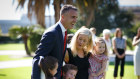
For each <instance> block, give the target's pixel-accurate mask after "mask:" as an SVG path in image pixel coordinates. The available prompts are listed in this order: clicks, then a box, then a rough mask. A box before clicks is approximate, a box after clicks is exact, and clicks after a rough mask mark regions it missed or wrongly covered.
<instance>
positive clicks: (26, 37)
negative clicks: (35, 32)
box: [22, 34, 31, 56]
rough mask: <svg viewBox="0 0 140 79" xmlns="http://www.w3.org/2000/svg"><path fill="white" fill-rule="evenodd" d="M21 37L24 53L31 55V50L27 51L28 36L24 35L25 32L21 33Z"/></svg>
mask: <svg viewBox="0 0 140 79" xmlns="http://www.w3.org/2000/svg"><path fill="white" fill-rule="evenodd" d="M22 39H23V41H24V46H25V51H26V54H27V55H29V56H31V52H30V51H29V49H28V45H27V39H28V36H27V35H25V34H23V35H22Z"/></svg>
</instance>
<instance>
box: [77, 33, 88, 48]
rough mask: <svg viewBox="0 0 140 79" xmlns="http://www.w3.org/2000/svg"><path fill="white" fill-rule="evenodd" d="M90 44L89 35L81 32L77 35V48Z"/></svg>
mask: <svg viewBox="0 0 140 79" xmlns="http://www.w3.org/2000/svg"><path fill="white" fill-rule="evenodd" d="M87 44H88V36H87V35H84V34H79V35H78V37H77V44H76V45H77V48H78V49H82V48H83V47H85V46H86V45H87Z"/></svg>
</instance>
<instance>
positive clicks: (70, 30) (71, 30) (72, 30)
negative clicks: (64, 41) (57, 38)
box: [68, 29, 77, 34]
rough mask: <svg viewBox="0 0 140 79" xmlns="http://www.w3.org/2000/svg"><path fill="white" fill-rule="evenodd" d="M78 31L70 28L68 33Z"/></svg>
mask: <svg viewBox="0 0 140 79" xmlns="http://www.w3.org/2000/svg"><path fill="white" fill-rule="evenodd" d="M76 31H77V29H68V34H74V33H75V32H76Z"/></svg>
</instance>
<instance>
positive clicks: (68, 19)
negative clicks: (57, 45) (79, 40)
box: [62, 10, 78, 29]
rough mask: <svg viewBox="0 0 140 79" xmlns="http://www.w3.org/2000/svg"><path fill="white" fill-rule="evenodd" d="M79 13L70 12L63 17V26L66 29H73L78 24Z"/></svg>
mask: <svg viewBox="0 0 140 79" xmlns="http://www.w3.org/2000/svg"><path fill="white" fill-rule="evenodd" d="M77 17H78V14H77V11H75V10H69V11H68V12H66V13H64V14H63V15H62V21H63V25H64V27H65V28H66V29H72V28H73V27H74V25H75V24H76V22H77Z"/></svg>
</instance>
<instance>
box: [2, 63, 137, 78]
mask: <svg viewBox="0 0 140 79" xmlns="http://www.w3.org/2000/svg"><path fill="white" fill-rule="evenodd" d="M31 70H32V68H31V67H18V68H7V69H0V79H31ZM113 71H114V65H110V66H109V69H108V71H107V76H106V79H113ZM118 75H119V73H118ZM117 79H119V77H118V78H117ZM123 79H137V77H136V76H135V75H134V67H133V65H129V64H126V65H125V72H124V77H123Z"/></svg>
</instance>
